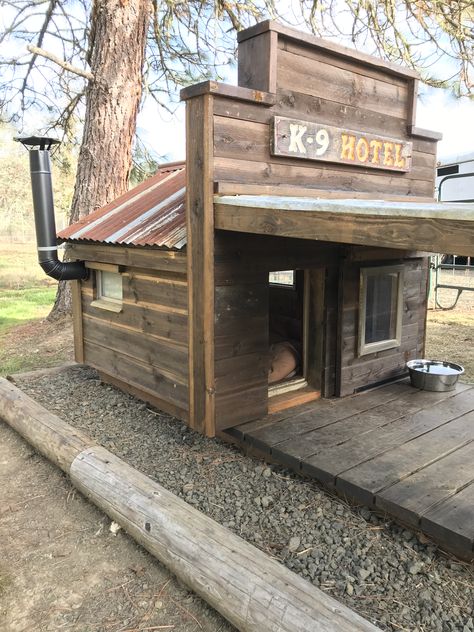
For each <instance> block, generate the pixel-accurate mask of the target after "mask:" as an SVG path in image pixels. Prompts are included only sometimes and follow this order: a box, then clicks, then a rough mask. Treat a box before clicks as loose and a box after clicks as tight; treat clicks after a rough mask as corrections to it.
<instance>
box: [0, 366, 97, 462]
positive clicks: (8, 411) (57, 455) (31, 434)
mask: <svg viewBox="0 0 474 632" xmlns="http://www.w3.org/2000/svg"><path fill="white" fill-rule="evenodd" d="M0 419H3V421H5V422H6V423H8V424H9V425H10V426H11V427H12V428H13V429H14V430H16V431H17V432H18V433H19V434H20V435H21V436H22V437H23V438H24V439H26V441H28V443H31V444H32V445H33V446H34V447H35V448H36V449H37V450H38V452H40V453H41V454H42V455H43V456H45V457H46V458H47V459H49V460H50V461H51V462H52V463H54V464H55V465H57V466H58V467H60V468H61V469H62V470H64V471H65V472H69V467H70V465H71V463H72V462H73V461H74V459H75V458H76V456H77V455H78V454H79V453H81V452H82V451H83V450H86V449H87V448H88V447H89V446H91V445H93V444H94V442H93V441H92V439H90V438H89V437H88V436H86V435H85V434H83V433H82V432H80V431H79V430H76V429H75V428H71V426H69V425H68V424H66V423H65V422H64V421H63V420H62V419H60V418H59V417H58V416H57V415H54V414H53V413H51V412H50V411H49V410H46V408H43V406H40V405H39V404H38V403H37V402H35V401H34V400H33V399H31V398H30V397H28V395H26V394H25V393H23V392H22V391H21V390H20V389H19V388H18V387H17V386H15V385H14V384H12V383H11V382H9V381H8V380H5V379H4V378H1V377H0Z"/></svg>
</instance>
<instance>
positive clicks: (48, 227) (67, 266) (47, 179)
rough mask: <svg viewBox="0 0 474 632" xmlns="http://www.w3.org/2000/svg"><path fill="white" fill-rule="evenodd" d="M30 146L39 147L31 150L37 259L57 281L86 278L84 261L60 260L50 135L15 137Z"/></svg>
mask: <svg viewBox="0 0 474 632" xmlns="http://www.w3.org/2000/svg"><path fill="white" fill-rule="evenodd" d="M15 140H18V141H20V142H21V143H23V145H24V146H25V147H26V148H27V149H28V148H29V147H30V146H31V147H33V146H34V145H36V146H38V145H39V146H40V149H33V148H31V149H30V150H29V155H30V175H31V190H32V193H33V208H34V212H35V228H36V244H37V247H38V261H39V264H40V266H41V267H42V268H43V270H44V271H45V272H46V274H47V275H48V276H50V277H52V278H53V279H56V280H57V281H70V280H72V279H87V277H88V274H89V273H88V270H87V268H86V267H85V265H84V261H60V260H59V259H58V243H57V238H56V222H55V219H54V202H53V187H52V182H51V165H50V160H49V148H50V147H51V144H53V143H54V142H57V141H52V140H51V139H47V138H39V137H30V138H18V139H15Z"/></svg>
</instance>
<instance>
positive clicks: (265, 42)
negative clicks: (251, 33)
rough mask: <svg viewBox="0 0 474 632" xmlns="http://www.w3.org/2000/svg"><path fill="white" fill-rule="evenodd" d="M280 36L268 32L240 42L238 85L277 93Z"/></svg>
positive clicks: (273, 32)
mask: <svg viewBox="0 0 474 632" xmlns="http://www.w3.org/2000/svg"><path fill="white" fill-rule="evenodd" d="M277 45H278V34H277V33H276V32H275V31H267V32H266V33H262V34H260V35H257V36H256V37H252V38H250V39H247V40H244V41H243V42H239V49H238V85H239V86H243V87H244V88H253V89H254V90H262V91H264V92H276V85H277V75H276V73H277V63H276V62H277Z"/></svg>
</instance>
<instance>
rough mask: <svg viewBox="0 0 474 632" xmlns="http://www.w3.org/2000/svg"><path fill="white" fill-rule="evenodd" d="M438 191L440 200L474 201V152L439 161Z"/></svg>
mask: <svg viewBox="0 0 474 632" xmlns="http://www.w3.org/2000/svg"><path fill="white" fill-rule="evenodd" d="M436 191H437V197H438V200H439V201H440V202H474V152H470V153H468V154H462V155H459V156H452V157H450V158H446V159H444V160H441V161H440V162H439V163H438V167H437V169H436Z"/></svg>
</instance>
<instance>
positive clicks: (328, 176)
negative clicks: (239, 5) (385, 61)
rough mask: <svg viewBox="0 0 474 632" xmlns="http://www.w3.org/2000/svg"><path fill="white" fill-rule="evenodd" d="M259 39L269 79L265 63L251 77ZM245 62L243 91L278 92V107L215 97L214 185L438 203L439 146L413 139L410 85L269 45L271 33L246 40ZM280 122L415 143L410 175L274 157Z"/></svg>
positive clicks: (307, 51)
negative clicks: (299, 121)
mask: <svg viewBox="0 0 474 632" xmlns="http://www.w3.org/2000/svg"><path fill="white" fill-rule="evenodd" d="M272 35H273V36H275V35H276V34H275V33H273V34H272ZM260 38H261V39H262V42H261V43H262V46H263V49H262V50H265V51H267V54H266V57H265V59H266V60H267V62H268V65H267V71H266V72H265V71H264V69H263V68H262V67H261V63H260V65H258V64H257V65H256V66H255V67H254V68H253V70H252V68H251V66H252V64H251V63H250V62H251V60H250V59H249V56H250V55H252V54H253V52H254V49H255V50H259V46H258V45H257V44H259V42H260ZM270 40H271V42H272V47H273V48H272V50H271V51H270V49H269V48H268V47H269V46H270ZM275 47H276V48H275ZM267 49H268V50H267ZM239 54H240V55H241V59H240V60H239V84H240V85H241V86H244V87H252V88H256V89H260V90H268V89H269V86H273V87H276V104H275V105H274V106H272V107H267V106H262V105H261V104H260V103H258V102H255V103H250V102H243V101H238V100H230V99H229V98H225V97H222V96H218V95H216V96H215V97H214V157H215V159H214V179H215V180H216V181H219V182H226V183H232V182H233V183H235V184H242V183H244V184H246V185H258V186H260V187H263V186H265V185H272V186H282V185H284V186H294V187H302V188H303V187H304V188H307V189H323V190H327V191H328V192H331V191H335V190H339V191H340V190H345V191H351V192H359V193H360V192H367V193H370V194H371V196H372V197H373V198H383V197H387V196H388V195H400V196H408V197H420V198H433V193H434V171H435V166H436V142H435V141H433V140H428V139H426V138H422V137H414V136H412V135H411V134H410V133H409V129H410V124H411V123H412V111H413V107H414V106H413V104H414V99H416V94H415V92H416V82H414V80H413V79H412V78H410V77H405V76H396V75H393V74H388V73H387V72H384V71H383V70H377V69H375V68H373V67H370V66H368V65H365V64H364V63H363V62H361V61H360V60H357V59H354V60H353V61H351V60H348V59H343V58H341V57H338V56H337V55H333V54H330V53H329V52H325V51H323V50H320V49H317V48H315V47H312V46H308V44H307V43H303V42H302V43H298V42H296V41H294V40H291V39H288V38H285V36H284V35H282V34H279V36H278V38H276V37H272V38H270V35H269V33H263V34H260V35H257V36H256V37H254V38H252V39H249V40H246V41H244V42H242V43H241V44H240V46H239ZM274 116H285V117H289V118H301V119H303V120H305V121H311V122H315V123H322V124H326V125H334V126H342V127H344V128H347V129H353V130H359V131H363V132H366V133H368V134H380V135H382V136H392V137H394V138H397V139H399V140H403V141H411V142H413V161H412V168H411V170H410V171H409V172H407V173H395V172H389V171H382V170H375V169H370V168H366V167H363V166H353V165H344V164H331V163H319V162H311V161H308V160H300V159H297V158H285V157H277V156H272V155H271V153H270V139H271V124H272V121H273V117H274Z"/></svg>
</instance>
